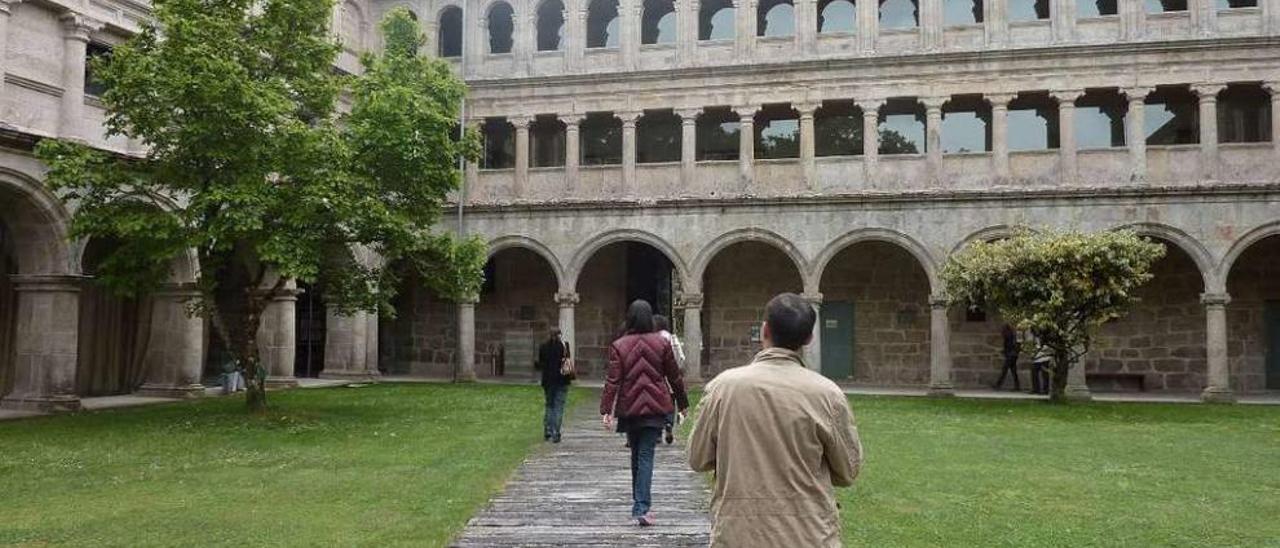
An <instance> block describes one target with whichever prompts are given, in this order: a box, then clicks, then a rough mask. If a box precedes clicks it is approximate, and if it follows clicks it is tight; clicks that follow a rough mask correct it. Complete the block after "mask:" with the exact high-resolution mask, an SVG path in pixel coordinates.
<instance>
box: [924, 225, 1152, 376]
mask: <svg viewBox="0 0 1280 548" xmlns="http://www.w3.org/2000/svg"><path fill="white" fill-rule="evenodd" d="M1164 253H1165V248H1164V245H1162V244H1159V243H1155V242H1152V241H1150V240H1148V239H1146V238H1142V237H1140V236H1138V235H1136V234H1134V233H1133V232H1131V231H1124V230H1121V231H1107V232H1098V233H1081V232H1055V231H1043V232H1032V231H1030V230H1025V229H1024V230H1021V231H1019V232H1017V233H1015V234H1014V235H1013V236H1012V237H1010V238H1007V239H1003V240H997V241H994V242H977V243H974V244H971V245H969V246H968V247H966V248H965V249H963V250H961V251H960V252H958V253H956V254H955V255H953V256H952V257H951V259H950V260H948V261H947V264H946V265H944V266H943V269H942V277H943V280H944V282H945V283H946V288H947V291H948V292H949V293H950V295H951V296H952V297H953V298H954V299H955V302H957V303H960V304H965V305H968V306H982V307H984V308H986V309H988V310H991V309H994V310H997V311H999V313H1000V314H1001V316H1003V317H1004V318H1005V320H1006V321H1007V322H1009V324H1010V325H1012V326H1014V327H1015V328H1017V329H1019V330H1029V331H1030V332H1031V333H1032V334H1033V335H1034V336H1035V337H1036V339H1037V340H1038V341H1039V344H1040V346H1041V348H1039V349H1037V350H1038V351H1041V350H1043V351H1047V352H1048V353H1049V354H1050V355H1051V356H1052V357H1053V365H1052V369H1051V376H1052V383H1051V391H1050V400H1052V401H1055V402H1060V401H1063V400H1064V396H1065V390H1066V386H1067V371H1068V370H1070V368H1071V367H1072V366H1073V365H1075V363H1076V362H1077V361H1079V359H1080V357H1081V356H1083V355H1084V354H1085V353H1087V352H1088V351H1089V348H1090V345H1091V344H1092V342H1093V338H1094V335H1095V333H1096V331H1097V328H1098V326H1100V325H1102V324H1103V323H1105V322H1107V321H1109V320H1111V319H1113V318H1118V317H1120V316H1122V315H1124V313H1125V312H1126V310H1127V309H1128V308H1129V307H1130V306H1131V305H1132V304H1133V303H1135V302H1136V301H1137V297H1135V296H1134V290H1136V289H1137V288H1138V287H1140V286H1142V285H1143V284H1144V283H1146V282H1147V281H1148V280H1150V279H1151V277H1152V274H1151V265H1152V263H1154V262H1155V261H1156V260H1158V259H1159V258H1160V257H1163V256H1164Z"/></svg>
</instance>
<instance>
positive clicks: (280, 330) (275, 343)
mask: <svg viewBox="0 0 1280 548" xmlns="http://www.w3.org/2000/svg"><path fill="white" fill-rule="evenodd" d="M297 307H298V289H297V284H296V283H295V282H293V281H290V282H289V283H288V284H286V285H285V288H284V289H282V290H280V291H279V292H278V293H276V295H275V296H274V297H272V298H271V302H270V303H268V304H267V308H266V310H264V311H263V312H262V320H261V323H260V324H259V325H258V355H259V359H260V360H262V366H263V367H264V368H266V370H267V388H288V387H293V386H297V385H298V379H297V378H295V377H294V376H293V367H294V358H295V357H296V356H297V353H298V346H297V345H298V342H297V340H298V326H297V313H296V310H297ZM248 374H250V375H252V374H253V372H252V371H250V372H248Z"/></svg>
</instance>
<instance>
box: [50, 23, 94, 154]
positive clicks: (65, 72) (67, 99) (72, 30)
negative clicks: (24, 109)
mask: <svg viewBox="0 0 1280 548" xmlns="http://www.w3.org/2000/svg"><path fill="white" fill-rule="evenodd" d="M59 19H60V20H61V21H62V31H63V34H62V103H61V106H60V108H59V111H58V134H59V136H61V137H63V138H67V139H78V140H83V139H85V128H84V67H85V56H86V54H87V51H88V48H89V33H90V32H92V31H94V30H97V29H98V28H100V27H101V25H99V24H96V23H95V22H93V21H92V20H90V19H88V18H86V17H84V16H83V15H79V14H75V13H67V14H64V15H63V16H62V17H60V18H59Z"/></svg>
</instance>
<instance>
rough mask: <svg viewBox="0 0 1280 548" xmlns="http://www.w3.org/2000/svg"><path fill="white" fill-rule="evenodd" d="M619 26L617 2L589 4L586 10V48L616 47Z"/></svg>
mask: <svg viewBox="0 0 1280 548" xmlns="http://www.w3.org/2000/svg"><path fill="white" fill-rule="evenodd" d="M620 25H621V24H620V23H619V21H618V2H617V0H595V1H593V2H591V7H590V8H588V9H587V47H588V48H616V47H618V38H619V36H618V33H619V32H621V31H622V28H621V26H620Z"/></svg>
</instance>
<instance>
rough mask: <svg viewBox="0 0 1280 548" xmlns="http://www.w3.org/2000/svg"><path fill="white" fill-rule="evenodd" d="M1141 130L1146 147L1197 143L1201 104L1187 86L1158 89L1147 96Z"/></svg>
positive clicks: (1198, 140) (1198, 139)
mask: <svg viewBox="0 0 1280 548" xmlns="http://www.w3.org/2000/svg"><path fill="white" fill-rule="evenodd" d="M1145 103H1146V104H1145V110H1144V111H1143V125H1144V126H1145V127H1144V128H1143V130H1144V131H1145V134H1146V138H1147V144H1148V145H1193V144H1196V143H1199V142H1200V107H1199V105H1200V101H1199V99H1198V98H1197V97H1196V94H1195V93H1192V91H1191V89H1190V88H1188V87H1187V86H1172V87H1157V88H1156V90H1155V91H1153V92H1151V93H1148V94H1147V99H1146V101H1145Z"/></svg>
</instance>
